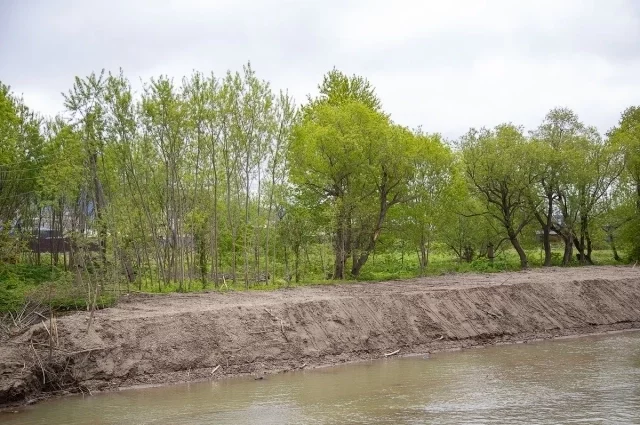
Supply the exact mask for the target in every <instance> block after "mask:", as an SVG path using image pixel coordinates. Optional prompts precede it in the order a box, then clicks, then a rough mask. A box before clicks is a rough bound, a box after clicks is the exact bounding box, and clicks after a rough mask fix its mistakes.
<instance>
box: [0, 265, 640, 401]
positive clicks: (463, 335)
mask: <svg viewBox="0 0 640 425" xmlns="http://www.w3.org/2000/svg"><path fill="white" fill-rule="evenodd" d="M88 322H89V314H88V313H85V312H78V313H73V314H70V315H66V316H64V317H59V318H57V320H56V321H55V325H56V326H55V328H56V329H57V332H55V336H56V337H55V338H53V341H54V344H53V348H52V350H51V356H49V353H50V350H49V341H50V337H49V335H50V333H51V331H50V330H49V328H48V326H49V324H48V322H45V323H42V322H41V323H38V324H35V325H33V326H30V327H28V328H26V329H15V330H14V332H13V335H12V336H11V337H10V338H8V339H5V340H4V341H2V345H1V346H0V405H5V406H7V405H16V404H24V403H28V402H31V401H34V400H38V399H41V398H43V397H47V396H51V395H59V394H65V393H68V392H78V391H83V392H91V391H96V390H116V389H118V388H122V387H129V386H134V385H144V384H166V383H173V382H183V381H194V380H203V379H219V378H222V377H229V376H237V375H243V374H254V375H255V376H256V377H257V378H259V377H261V376H262V375H263V374H265V373H274V372H281V371H287V370H293V369H298V368H309V367H319V366H326V365H330V364H335V363H342V362H347V361H357V360H366V359H373V358H379V357H382V356H384V355H385V354H388V353H392V352H395V351H397V350H399V351H398V353H397V355H407V354H412V353H425V352H429V351H434V350H444V349H454V348H465V347H470V346H474V345H488V344H496V343H502V342H515V341H527V340H531V339H539V338H552V337H557V336H567V335H579V334H584V333H593V332H604V331H610V330H620V329H628V328H640V268H631V267H583V268H568V269H561V268H552V269H546V270H541V269H537V270H532V271H525V272H518V273H501V274H459V275H447V276H441V277H430V278H422V279H413V280H406V281H393V282H381V283H353V284H341V285H323V286H308V287H302V288H295V289H290V290H280V291H272V292H265V291H252V292H240V293H226V294H221V293H215V292H211V293H200V294H170V295H155V296H151V295H131V296H127V297H124V298H123V300H122V301H121V302H119V304H118V305H117V306H116V307H113V308H108V309H105V310H101V311H98V312H96V314H95V318H94V320H93V324H92V326H91V329H90V330H89V331H87V327H88Z"/></svg>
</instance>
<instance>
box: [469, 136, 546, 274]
mask: <svg viewBox="0 0 640 425" xmlns="http://www.w3.org/2000/svg"><path fill="white" fill-rule="evenodd" d="M461 148H462V156H463V160H464V166H465V173H466V176H467V179H468V181H469V185H470V190H471V192H472V193H473V194H475V196H477V197H478V198H479V199H480V200H482V202H483V211H482V212H481V214H483V215H485V214H486V215H489V216H491V217H493V218H494V219H495V220H497V222H499V223H500V225H501V226H502V228H503V230H504V232H505V233H506V237H507V238H508V239H509V241H510V242H511V244H512V245H513V248H514V249H515V250H516V252H517V253H518V256H519V257H520V267H521V268H523V269H526V268H527V267H529V262H528V259H527V254H526V252H525V251H524V249H523V247H522V245H521V243H520V240H519V236H520V233H521V232H522V230H523V229H524V228H525V226H526V225H527V224H528V223H529V222H530V221H531V219H532V216H531V214H530V213H529V209H528V202H529V199H530V196H529V195H530V194H529V191H530V188H531V185H532V184H533V183H534V182H535V181H536V178H537V175H536V170H535V169H533V168H532V167H530V163H529V161H528V160H527V153H528V151H527V148H528V145H527V140H526V138H525V137H524V135H523V134H522V129H521V128H520V127H516V126H513V125H511V124H503V125H500V126H498V127H496V128H495V129H494V130H487V129H481V130H479V131H476V130H473V129H472V130H471V131H469V133H467V135H465V136H464V137H463V138H462V140H461Z"/></svg>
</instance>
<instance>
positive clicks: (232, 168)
mask: <svg viewBox="0 0 640 425" xmlns="http://www.w3.org/2000/svg"><path fill="white" fill-rule="evenodd" d="M62 100H63V102H64V108H65V113H64V114H62V115H60V116H56V117H43V116H41V115H39V114H37V113H36V112H34V111H32V110H30V109H29V108H28V107H27V105H25V103H24V101H23V100H22V99H21V98H20V97H19V96H17V95H15V94H14V93H12V91H11V90H10V88H9V86H7V85H4V84H1V83H0V223H1V224H0V262H3V263H5V264H7V263H27V264H35V265H37V264H42V263H43V262H48V263H50V264H51V265H52V266H54V267H58V268H64V269H66V270H69V271H70V272H71V273H72V274H73V275H74V276H75V279H76V280H77V281H78V282H82V283H83V284H86V285H87V287H88V288H89V293H90V294H94V296H97V293H98V291H99V288H100V287H101V284H102V283H104V282H105V281H110V282H114V281H118V282H120V281H122V282H126V283H127V284H133V285H135V284H138V285H141V284H142V283H143V282H144V283H145V284H148V285H152V286H153V287H157V288H158V289H159V290H162V288H163V287H166V286H168V285H177V289H178V290H188V289H189V288H190V286H191V285H193V284H195V283H196V282H200V284H201V285H202V286H207V285H213V286H216V287H217V286H219V285H221V284H224V283H226V282H228V281H233V282H236V281H237V282H242V283H244V285H245V286H247V287H248V286H249V285H250V284H252V283H254V282H260V281H274V280H275V279H285V280H287V281H288V280H296V281H297V280H300V279H301V276H300V275H301V263H305V264H307V265H308V266H309V265H310V264H312V263H313V265H312V267H314V268H315V269H316V270H317V271H318V275H319V276H320V275H321V277H323V278H333V279H347V278H357V277H358V276H360V275H361V273H362V270H363V268H365V267H366V264H367V263H368V261H369V259H370V258H371V257H372V256H375V255H376V252H381V251H385V250H393V249H395V248H394V247H397V246H399V245H401V246H402V247H403V248H402V249H403V250H404V249H409V250H410V251H412V252H415V253H416V255H417V257H418V260H419V269H420V270H419V272H420V273H425V272H426V270H427V269H428V267H429V255H430V253H432V252H433V251H434V249H436V248H437V249H440V250H448V251H450V252H452V253H454V254H455V255H456V256H457V257H458V258H459V259H460V260H461V261H472V260H473V259H474V258H478V257H484V258H487V259H488V260H489V261H491V260H493V258H494V257H495V255H496V252H498V251H500V250H504V249H506V248H507V247H509V246H510V247H512V248H513V249H514V250H515V251H516V252H517V254H518V257H519V260H520V266H521V267H522V268H527V267H529V259H528V256H527V250H526V249H525V248H526V247H527V246H530V245H532V244H533V245H536V244H537V243H539V244H541V246H542V249H543V251H544V265H545V266H550V265H552V264H554V261H556V260H557V261H558V262H560V263H561V264H563V265H568V264H571V263H576V262H577V263H579V264H591V263H593V259H592V252H593V250H594V249H596V247H599V246H603V245H604V246H608V247H609V248H610V249H611V252H612V255H613V256H615V259H616V260H617V261H624V260H630V259H634V260H635V259H638V257H639V256H640V236H639V235H640V232H639V230H640V229H639V227H640V214H639V213H640V107H630V108H628V109H627V110H625V111H624V112H623V113H622V115H621V118H620V121H619V123H618V124H617V125H616V126H615V127H613V128H612V129H611V130H610V131H609V132H608V133H607V134H606V135H601V134H599V133H598V131H597V130H596V129H595V128H594V127H591V126H589V125H587V124H585V123H583V122H581V121H580V119H579V117H578V116H577V115H576V114H575V113H574V112H573V111H571V110H569V109H567V108H555V109H552V110H551V111H550V112H549V113H548V114H547V115H546V116H545V117H544V118H543V120H542V122H541V123H540V125H539V126H538V127H537V128H535V129H533V130H532V131H529V132H526V131H525V130H524V128H523V127H521V126H518V125H514V124H511V123H505V124H501V125H498V126H497V127H495V128H481V129H471V130H469V132H468V133H466V134H465V135H464V136H462V137H461V138H459V139H458V140H453V141H447V140H444V139H443V138H442V137H441V136H440V135H439V134H437V133H428V132H425V131H424V130H423V129H421V128H417V129H410V128H407V127H405V126H402V125H401V124H399V123H396V122H394V121H393V120H392V119H391V118H390V115H389V114H388V113H387V112H385V111H384V110H383V108H382V101H381V100H380V99H379V98H378V96H377V95H376V93H375V89H374V88H373V87H372V85H371V84H370V82H369V81H368V80H366V79H365V78H363V77H360V76H355V75H354V76H348V75H345V74H344V73H342V72H340V71H338V70H335V69H334V70H332V71H330V72H328V73H327V74H326V75H325V76H324V78H323V81H322V82H321V83H320V84H319V86H318V92H317V94H315V95H313V96H312V95H309V96H308V98H307V99H306V101H305V102H304V104H303V105H301V106H297V105H296V104H295V102H294V100H293V99H292V97H291V96H290V95H289V94H288V93H287V92H286V91H279V92H277V91H275V90H273V89H272V87H271V86H270V85H269V83H268V82H266V81H264V80H262V79H260V78H259V77H258V76H257V75H256V73H255V71H254V70H253V69H252V68H251V65H250V64H247V65H246V66H244V67H243V68H242V70H241V71H239V72H231V71H229V72H227V73H226V74H225V75H223V76H221V77H218V76H216V75H213V74H203V73H200V72H194V73H193V74H191V75H190V76H187V77H184V78H182V79H181V80H180V81H176V80H174V79H173V78H170V77H167V76H160V77H158V78H151V79H149V80H148V81H146V82H145V83H144V84H143V87H142V89H141V90H140V91H139V92H135V91H134V90H133V89H132V86H131V84H130V82H129V80H128V79H127V78H126V77H125V76H124V74H123V73H122V71H120V72H118V73H106V72H104V71H103V72H101V73H98V74H96V73H94V74H91V75H89V76H88V77H86V78H79V77H77V78H76V79H75V81H74V84H73V85H72V87H71V89H70V90H69V91H68V92H67V93H65V94H63V99H62ZM45 233H46V234H45ZM46 237H49V238H53V240H54V241H57V242H56V243H53V246H52V248H51V249H49V250H48V251H51V252H47V253H46V254H45V253H43V252H41V249H40V248H39V247H40V245H37V244H36V245H35V246H37V248H34V245H33V244H32V241H33V240H34V239H35V240H37V239H43V238H46ZM536 238H537V239H538V240H539V242H536ZM556 239H557V240H559V241H560V244H561V245H562V246H563V253H562V255H561V258H559V259H556V258H554V252H553V245H554V243H553V241H554V240H556ZM532 241H533V242H532ZM407 247H408V248H407ZM621 252H624V253H623V254H621ZM309 267H311V266H309Z"/></svg>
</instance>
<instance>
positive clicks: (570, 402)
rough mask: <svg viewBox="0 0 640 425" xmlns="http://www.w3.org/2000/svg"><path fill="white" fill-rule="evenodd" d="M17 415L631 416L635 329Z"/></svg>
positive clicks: (364, 419)
mask: <svg viewBox="0 0 640 425" xmlns="http://www.w3.org/2000/svg"><path fill="white" fill-rule="evenodd" d="M0 423H2V424H6V425H18V424H20V425H27V424H47V425H56V424H101V425H102V424H104V425H106V424H109V425H111V424H258V423H259V424H343V423H368V424H374V423H380V424H383V423H384V424H387V423H390V424H391V423H397V424H431V423H433V424H558V423H562V424H573V423H576V424H616V425H619V424H639V423H640V332H637V331H636V332H625V333H617V334H609V335H600V336H589V337H582V338H573V339H562V340H555V341H544V342H535V343H529V344H515V345H503V346H492V347H487V348H482V349H470V350H466V351H459V352H444V353H436V354H432V355H430V356H417V357H407V358H393V359H391V358H390V359H385V360H376V361H372V362H368V363H359V364H351V365H342V366H337V367H331V368H324V369H317V370H309V371H300V372H293V373H286V374H280V375H273V376H267V377H265V379H263V380H259V381H256V380H254V379H252V378H240V379H228V380H221V381H215V382H204V383H196V384H184V385H174V386H167V387H159V388H146V389H135V390H126V391H120V392H117V393H105V394H98V395H94V396H92V397H89V396H87V397H82V396H74V397H67V398H62V399H57V400H50V401H47V402H43V403H40V404H37V405H35V406H30V407H26V408H23V409H20V410H19V411H18V412H17V413H0Z"/></svg>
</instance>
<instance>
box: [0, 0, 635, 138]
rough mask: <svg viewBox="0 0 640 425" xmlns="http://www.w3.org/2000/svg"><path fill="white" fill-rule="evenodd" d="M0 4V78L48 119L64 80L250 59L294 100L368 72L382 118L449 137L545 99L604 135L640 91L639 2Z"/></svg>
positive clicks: (518, 118) (525, 115)
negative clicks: (328, 79) (332, 78)
mask: <svg viewBox="0 0 640 425" xmlns="http://www.w3.org/2000/svg"><path fill="white" fill-rule="evenodd" d="M343 3H347V2H342V1H338V0H325V1H322V2H319V1H314V2H311V1H308V2H302V1H284V0H283V1H260V2H258V1H253V2H248V1H230V0H229V1H228V0H216V1H195V0H184V1H163V2H156V1H152V0H148V1H142V0H140V1H130V0H127V1H125V0H112V1H108V2H99V1H84V2H74V1H67V0H61V1H56V2H49V1H44V0H33V1H18V0H8V1H3V2H1V3H0V17H2V25H1V26H0V40H1V42H0V55H1V57H2V60H1V61H0V78H1V79H2V80H3V81H4V82H6V83H8V84H10V85H11V87H12V90H13V91H14V92H15V93H18V94H22V95H23V97H24V99H25V102H26V103H27V104H29V105H30V106H31V108H32V109H34V110H36V111H40V112H42V113H44V114H47V115H53V114H55V113H57V112H61V111H62V110H63V99H62V96H61V95H60V93H61V92H65V91H67V90H68V88H69V87H70V86H71V85H72V84H73V77H74V76H76V75H80V76H85V75H88V74H89V73H91V72H92V71H99V70H100V69H102V68H106V69H109V70H114V71H116V70H117V69H118V68H120V67H121V68H123V69H124V71H125V72H126V73H127V75H128V76H130V78H131V80H132V83H133V85H134V89H139V88H140V86H141V84H140V83H139V82H140V80H141V79H142V80H147V78H148V77H150V76H157V75H159V74H166V75H168V76H172V77H176V78H180V77H179V76H182V75H189V74H190V73H191V71H192V70H202V71H204V72H209V71H210V70H213V71H214V72H215V73H216V74H217V75H220V76H222V75H223V74H224V73H225V72H226V70H227V69H238V68H239V67H240V66H242V64H244V63H246V62H247V61H248V60H250V61H251V63H252V67H253V68H254V69H256V71H257V72H258V73H259V74H260V76H261V77H262V78H264V79H266V80H267V81H270V82H271V84H272V86H273V88H274V89H276V90H277V89H288V90H289V93H290V94H291V95H292V96H293V97H294V98H295V99H296V101H297V103H298V104H301V103H303V102H304V100H305V98H306V95H307V94H309V93H315V92H316V85H317V82H318V81H320V79H321V77H322V75H323V74H325V73H326V72H327V71H328V70H330V69H331V68H333V67H336V68H338V69H340V70H342V71H344V72H345V73H347V74H358V75H364V76H366V77H367V78H368V79H369V81H371V83H372V84H373V85H374V86H375V87H376V89H377V93H378V95H379V97H380V98H381V99H382V100H383V107H384V110H385V111H387V112H388V113H390V114H391V116H392V118H393V119H394V121H396V122H398V123H400V124H402V125H406V126H409V127H417V126H423V127H424V129H425V130H427V131H429V132H440V133H442V134H443V135H444V136H445V137H447V138H457V137H459V136H461V135H462V134H464V133H465V132H466V131H467V130H468V128H469V127H480V126H494V125H497V124H499V123H502V122H505V121H511V122H514V123H517V124H522V125H525V126H526V128H527V129H534V128H535V127H536V126H537V125H538V124H539V122H540V120H541V119H542V117H544V115H545V114H546V112H547V111H548V110H549V109H550V108H552V107H555V106H560V107H568V108H571V109H573V110H574V111H575V112H576V113H577V114H578V115H579V116H580V117H581V118H582V119H583V120H584V121H585V122H589V123H591V124H593V125H595V126H596V127H597V128H598V129H599V130H600V132H602V133H604V132H606V131H607V130H608V129H609V128H611V127H613V126H614V125H615V124H616V123H617V121H618V118H619V114H620V111H621V110H623V109H624V108H626V107H627V106H629V105H631V104H635V103H637V99H638V98H640V83H639V82H638V80H637V75H640V49H638V46H637V40H639V39H640V4H639V3H638V2H636V1H634V0H626V1H625V0H610V1H606V2H604V1H596V0H592V1H587V0H584V1H579V0H566V1H562V2H558V1H535V2H534V1H527V2H513V1H507V0H505V1H502V0H495V1H477V0H469V1H407V0H399V1H394V2H389V1H351V2H348V5H345V4H343Z"/></svg>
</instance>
